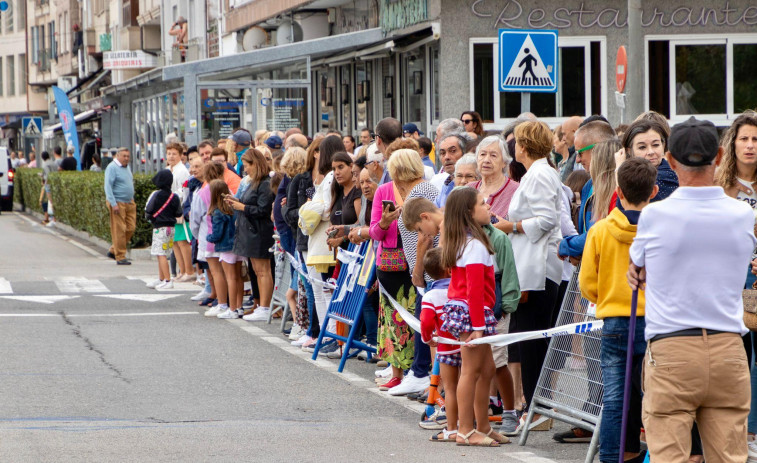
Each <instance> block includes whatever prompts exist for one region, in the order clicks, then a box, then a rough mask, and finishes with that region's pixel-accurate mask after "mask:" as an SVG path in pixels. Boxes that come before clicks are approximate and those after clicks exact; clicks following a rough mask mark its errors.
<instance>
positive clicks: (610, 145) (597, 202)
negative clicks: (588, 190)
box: [589, 138, 620, 222]
mask: <svg viewBox="0 0 757 463" xmlns="http://www.w3.org/2000/svg"><path fill="white" fill-rule="evenodd" d="M619 149H620V142H619V141H618V139H617V138H613V139H611V140H607V141H603V142H600V143H597V144H596V146H594V149H593V150H592V151H591V167H589V173H590V174H591V181H592V183H593V185H594V206H593V210H592V213H591V220H592V221H594V222H596V221H597V220H600V219H604V218H605V217H607V215H608V214H609V213H610V201H611V200H612V195H613V193H614V192H615V187H616V186H617V182H616V180H615V153H616V152H617V151H618V150H619Z"/></svg>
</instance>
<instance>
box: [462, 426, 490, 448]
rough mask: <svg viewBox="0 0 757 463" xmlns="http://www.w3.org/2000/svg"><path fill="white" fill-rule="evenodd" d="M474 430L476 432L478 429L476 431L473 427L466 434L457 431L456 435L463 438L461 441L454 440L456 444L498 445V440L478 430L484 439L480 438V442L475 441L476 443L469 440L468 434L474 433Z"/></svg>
mask: <svg viewBox="0 0 757 463" xmlns="http://www.w3.org/2000/svg"><path fill="white" fill-rule="evenodd" d="M475 432H478V431H476V430H475V429H473V430H471V432H469V433H468V434H460V433H457V437H462V438H463V441H462V442H459V441H457V440H456V442H457V445H459V446H461V447H499V442H497V441H495V440H494V439H492V438H491V437H489V436H484V433H482V432H479V434H481V435H482V436H484V440H482V441H481V442H477V443H472V442H470V440H469V439H470V436H472V435H473V433H475Z"/></svg>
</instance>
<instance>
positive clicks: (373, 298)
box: [363, 285, 378, 346]
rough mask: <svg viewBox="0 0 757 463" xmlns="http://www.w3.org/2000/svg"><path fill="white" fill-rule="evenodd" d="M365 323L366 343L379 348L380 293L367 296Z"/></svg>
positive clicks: (364, 305) (364, 314)
mask: <svg viewBox="0 0 757 463" xmlns="http://www.w3.org/2000/svg"><path fill="white" fill-rule="evenodd" d="M368 287H370V285H368ZM363 323H365V343H366V344H370V345H372V346H378V342H377V339H376V338H377V337H378V292H375V293H373V294H367V295H366V296H365V302H363Z"/></svg>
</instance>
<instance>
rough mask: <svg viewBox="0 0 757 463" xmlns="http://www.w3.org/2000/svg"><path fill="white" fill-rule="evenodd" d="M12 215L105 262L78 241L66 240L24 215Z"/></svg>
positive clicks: (103, 257)
mask: <svg viewBox="0 0 757 463" xmlns="http://www.w3.org/2000/svg"><path fill="white" fill-rule="evenodd" d="M14 214H15V215H16V216H17V217H21V218H22V219H24V220H26V221H27V222H29V223H30V224H31V225H32V226H33V227H39V228H40V229H41V230H44V231H46V232H47V233H50V234H51V235H53V236H57V237H58V238H60V239H62V240H63V241H65V242H67V243H70V244H73V245H74V246H76V247H77V248H79V249H81V250H82V251H84V252H86V253H87V254H91V255H93V256H95V257H98V258H100V259H102V260H107V257H105V256H103V255H102V254H100V253H99V252H97V251H93V250H92V249H90V248H88V247H86V246H84V245H83V244H81V243H79V242H78V241H74V240H72V239H71V238H66V237H65V236H63V235H61V234H60V233H58V232H57V231H55V230H53V229H52V228H49V227H45V226H42V225H41V224H40V223H38V222H35V221H34V220H32V219H30V218H29V217H27V216H25V215H24V214H20V213H18V212H14Z"/></svg>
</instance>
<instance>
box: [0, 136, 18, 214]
mask: <svg viewBox="0 0 757 463" xmlns="http://www.w3.org/2000/svg"><path fill="white" fill-rule="evenodd" d="M14 176H15V172H14V170H13V167H12V166H11V159H10V154H9V152H8V148H5V147H2V146H0V210H2V211H11V210H13V177H14Z"/></svg>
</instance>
